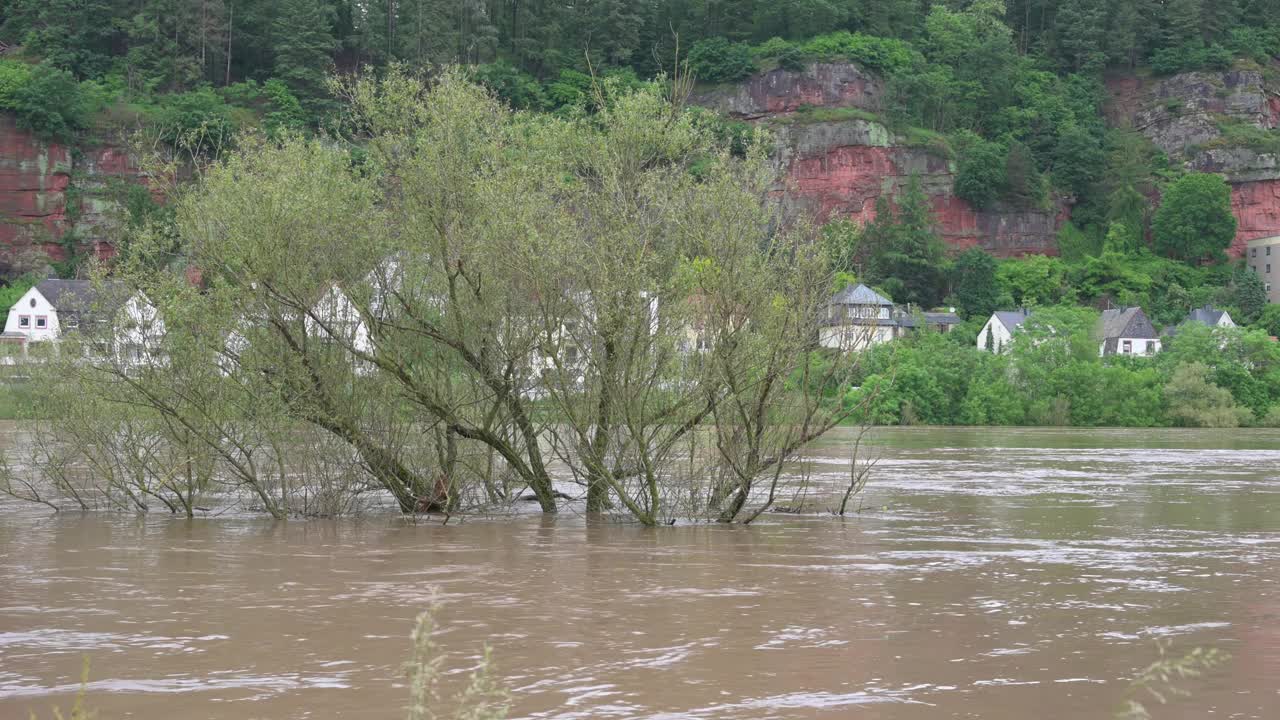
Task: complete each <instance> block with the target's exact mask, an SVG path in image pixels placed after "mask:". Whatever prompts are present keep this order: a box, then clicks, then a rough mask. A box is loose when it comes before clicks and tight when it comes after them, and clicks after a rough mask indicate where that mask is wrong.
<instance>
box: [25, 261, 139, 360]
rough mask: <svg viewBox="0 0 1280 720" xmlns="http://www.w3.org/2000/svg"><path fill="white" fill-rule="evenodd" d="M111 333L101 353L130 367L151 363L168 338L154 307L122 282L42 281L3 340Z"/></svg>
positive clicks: (45, 339) (49, 339) (29, 294)
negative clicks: (90, 330) (161, 341)
mask: <svg viewBox="0 0 1280 720" xmlns="http://www.w3.org/2000/svg"><path fill="white" fill-rule="evenodd" d="M102 327H106V328H109V329H110V333H108V334H107V335H106V336H105V337H107V338H109V339H110V341H109V343H108V345H109V347H106V348H103V351H104V352H110V353H111V354H112V355H113V356H115V357H117V358H118V359H120V360H121V362H124V363H126V364H130V365H137V364H143V363H147V362H151V361H152V360H153V359H154V356H155V355H156V352H157V343H158V337H159V335H162V334H163V333H164V323H163V322H162V321H161V320H160V318H159V316H158V313H157V312H156V308H155V306H153V305H152V304H151V303H150V301H148V300H147V298H146V297H145V296H144V295H143V294H142V293H141V292H132V293H131V292H130V291H129V289H128V288H127V287H126V286H125V285H124V283H121V282H114V281H107V282H96V283H95V282H93V281H90V280H58V279H54V278H50V279H47V280H41V281H40V282H39V283H37V284H36V286H35V287H33V288H31V289H30V290H28V291H27V292H26V293H25V294H23V296H22V297H21V298H19V299H18V302H16V303H14V305H13V307H11V308H9V316H8V318H7V319H6V320H5V327H4V335H3V339H4V340H5V341H7V342H12V343H15V344H20V345H22V346H23V348H24V349H25V347H26V345H27V344H28V343H32V342H52V341H57V340H59V339H61V338H62V337H64V336H65V335H66V334H67V333H70V332H74V331H76V330H79V329H82V328H86V329H87V328H102Z"/></svg>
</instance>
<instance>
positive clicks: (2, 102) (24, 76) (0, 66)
mask: <svg viewBox="0 0 1280 720" xmlns="http://www.w3.org/2000/svg"><path fill="white" fill-rule="evenodd" d="M29 82H31V66H30V65H28V64H26V63H23V62H18V61H17V60H3V59H0V108H4V109H5V110H16V109H17V107H18V104H17V103H18V93H19V91H21V90H22V89H23V88H25V87H26V86H27V83H29Z"/></svg>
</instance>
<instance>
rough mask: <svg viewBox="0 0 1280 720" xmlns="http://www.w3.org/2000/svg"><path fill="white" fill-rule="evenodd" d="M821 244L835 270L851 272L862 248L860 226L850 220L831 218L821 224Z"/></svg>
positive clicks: (855, 266) (855, 265)
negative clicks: (829, 220) (824, 223)
mask: <svg viewBox="0 0 1280 720" xmlns="http://www.w3.org/2000/svg"><path fill="white" fill-rule="evenodd" d="M822 244H823V248H824V249H825V250H826V253H827V257H828V258H830V261H831V267H832V268H834V269H835V270H836V272H845V273H852V272H854V271H855V270H856V269H857V258H858V253H859V251H860V250H861V249H862V228H861V227H860V226H859V225H858V224H857V223H854V222H853V221H851V220H832V221H831V222H829V223H827V224H826V225H823V226H822Z"/></svg>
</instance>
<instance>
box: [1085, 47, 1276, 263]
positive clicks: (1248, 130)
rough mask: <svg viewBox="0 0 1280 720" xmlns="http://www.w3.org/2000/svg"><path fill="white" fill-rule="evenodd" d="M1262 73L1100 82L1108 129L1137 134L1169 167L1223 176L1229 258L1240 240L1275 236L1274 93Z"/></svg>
mask: <svg viewBox="0 0 1280 720" xmlns="http://www.w3.org/2000/svg"><path fill="white" fill-rule="evenodd" d="M1270 75H1271V73H1270V72H1265V71H1263V70H1261V69H1256V68H1243V69H1242V68H1238V69H1233V70H1228V71H1223V72H1189V73H1182V74H1180V75H1174V76H1172V77H1167V78H1151V77H1135V76H1124V77H1113V78H1110V79H1109V80H1108V82H1107V90H1108V103H1107V108H1106V111H1107V120H1108V122H1109V123H1110V124H1111V125H1112V126H1116V127H1132V128H1134V129H1135V130H1138V131H1139V132H1141V133H1142V134H1143V135H1144V136H1146V137H1147V139H1149V140H1150V141H1151V142H1152V144H1154V145H1155V146H1156V147H1157V148H1159V149H1160V150H1162V151H1163V152H1164V153H1165V154H1166V155H1168V157H1169V159H1170V161H1171V162H1173V163H1180V164H1182V165H1183V166H1184V167H1186V168H1187V169H1189V170H1195V171H1197V172H1217V173H1222V174H1223V175H1225V176H1226V178H1227V181H1228V182H1229V183H1230V184H1231V204H1232V207H1233V210H1234V212H1235V215H1236V220H1237V223H1238V225H1237V229H1236V239H1235V243H1233V245H1232V248H1231V251H1232V254H1234V255H1239V254H1241V253H1243V252H1244V246H1245V242H1247V241H1248V240H1252V239H1254V238H1259V237H1268V236H1271V235H1280V134H1277V133H1275V132H1273V131H1274V130H1276V129H1277V128H1280V92H1278V91H1280V88H1277V87H1276V86H1275V85H1274V84H1273V82H1272V81H1270V80H1268V76H1270Z"/></svg>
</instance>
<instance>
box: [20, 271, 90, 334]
mask: <svg viewBox="0 0 1280 720" xmlns="http://www.w3.org/2000/svg"><path fill="white" fill-rule="evenodd" d="M88 291H89V288H88V283H87V282H86V281H83V280H42V281H40V283H39V284H37V285H36V286H35V287H33V288H31V289H30V290H28V291H27V292H26V293H25V294H23V296H22V297H21V298H19V299H18V302H16V303H14V304H13V307H11V308H9V317H8V319H6V320H5V324H4V334H5V335H6V336H9V337H17V336H21V337H24V338H26V340H27V342H44V341H47V340H57V339H58V337H59V334H60V332H61V330H62V325H63V323H64V322H66V321H67V320H69V317H68V315H69V314H70V313H68V310H69V308H70V305H71V302H70V301H71V300H72V299H73V298H77V297H78V296H79V295H80V293H81V292H88ZM55 303H57V304H61V305H62V307H63V310H62V312H63V315H62V317H59V310H58V307H57V305H56V304H55ZM75 304H76V305H80V304H81V303H75ZM76 312H77V313H78V312H79V310H78V308H77V310H76Z"/></svg>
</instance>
